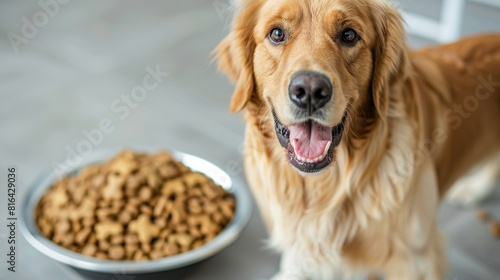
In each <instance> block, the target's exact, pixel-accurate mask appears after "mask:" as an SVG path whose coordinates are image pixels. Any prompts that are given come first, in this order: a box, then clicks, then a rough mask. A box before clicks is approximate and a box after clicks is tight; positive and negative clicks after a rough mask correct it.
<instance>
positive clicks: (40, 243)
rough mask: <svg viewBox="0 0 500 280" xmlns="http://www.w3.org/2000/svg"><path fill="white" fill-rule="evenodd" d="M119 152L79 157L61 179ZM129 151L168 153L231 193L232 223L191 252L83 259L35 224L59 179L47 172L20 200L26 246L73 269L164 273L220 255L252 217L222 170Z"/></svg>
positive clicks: (244, 197) (193, 159)
mask: <svg viewBox="0 0 500 280" xmlns="http://www.w3.org/2000/svg"><path fill="white" fill-rule="evenodd" d="M127 149H129V148H127ZM120 150H123V149H108V150H100V151H95V152H93V153H92V154H91V155H88V156H85V157H82V160H81V162H80V163H79V164H78V166H76V167H74V168H71V169H69V170H67V172H65V173H64V174H63V176H66V175H69V174H71V173H74V172H75V171H79V170H81V169H82V168H84V167H86V166H88V165H90V164H93V163H100V162H104V161H106V160H109V159H111V158H112V157H113V156H115V155H117V154H118V153H119V151H120ZM130 150H131V151H133V152H143V151H144V152H147V153H151V152H154V151H161V150H165V151H169V152H170V153H171V154H172V156H173V157H174V159H175V160H177V161H181V162H183V163H184V164H185V165H186V166H188V167H190V168H191V169H192V170H194V171H200V172H202V173H204V174H205V175H206V176H208V177H210V178H212V179H213V180H214V181H215V182H216V183H217V184H219V185H221V186H222V187H223V188H224V189H226V190H227V191H229V192H231V193H232V194H233V195H234V196H235V199H236V210H235V215H234V217H233V219H232V220H231V222H230V223H229V224H228V225H227V226H226V227H225V228H224V229H223V230H222V232H220V233H219V234H218V235H217V236H216V237H215V238H214V239H213V240H211V241H210V242H208V243H206V244H204V245H203V246H201V247H199V248H196V249H194V250H190V251H187V252H184V253H181V254H178V255H174V256H170V257H165V258H161V259H157V260H148V261H141V262H137V261H112V260H101V259H97V258H93V257H89V256H85V255H82V254H80V253H76V252H73V251H71V250H69V249H66V248H64V247H62V246H59V245H57V244H56V243H54V242H52V241H51V240H49V239H48V238H46V237H45V236H43V234H42V233H41V232H40V231H39V229H38V226H37V225H36V222H35V218H34V211H35V207H36V205H37V204H38V202H39V200H40V198H41V197H42V195H43V194H44V193H45V191H46V190H47V189H48V188H49V187H50V186H51V185H52V183H54V182H55V180H56V179H57V178H59V176H57V174H56V173H55V171H54V170H53V169H50V170H48V171H46V172H44V173H42V174H43V175H42V176H41V177H39V179H38V180H35V182H34V183H33V184H32V185H31V187H30V188H29V191H28V194H27V195H26V196H25V197H24V199H23V201H22V206H21V207H22V208H21V209H22V210H23V213H22V215H21V223H20V230H21V233H22V235H23V236H24V237H25V238H26V240H27V241H28V243H30V244H31V245H32V246H33V247H34V248H35V249H37V250H38V251H39V252H41V253H42V254H44V255H45V256H47V257H50V258H52V259H54V260H56V261H58V262H61V263H64V264H66V265H69V266H72V267H74V268H78V269H83V270H88V271H94V272H101V273H126V274H133V273H137V274H142V273H152V272H159V271H167V270H171V269H175V268H180V267H183V266H187V265H190V264H194V263H196V262H200V261H202V260H204V259H207V258H209V257H211V256H213V255H215V254H216V253H218V252H220V251H221V250H222V249H224V248H226V247H227V246H229V245H230V244H232V243H233V242H234V241H235V240H236V239H237V238H238V237H239V235H240V234H241V231H242V230H243V228H244V227H245V226H246V225H247V223H248V221H249V220H250V216H251V214H252V204H251V196H250V193H249V191H248V189H247V188H246V186H244V184H242V183H241V182H240V184H238V185H235V184H233V180H232V179H231V177H230V176H229V175H228V174H227V173H226V172H225V171H224V170H222V169H221V168H219V167H218V166H216V165H214V164H212V163H211V162H209V161H207V160H205V159H203V158H200V157H197V156H193V155H191V154H187V153H183V152H180V151H177V150H174V149H164V148H161V149H156V150H153V151H151V149H146V150H144V149H136V148H130ZM61 177H62V176H61Z"/></svg>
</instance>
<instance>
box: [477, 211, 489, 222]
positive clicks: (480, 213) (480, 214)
mask: <svg viewBox="0 0 500 280" xmlns="http://www.w3.org/2000/svg"><path fill="white" fill-rule="evenodd" d="M476 217H477V219H478V220H480V221H483V222H484V221H487V220H488V219H489V217H490V214H489V213H488V212H486V211H484V210H482V209H479V210H477V212H476Z"/></svg>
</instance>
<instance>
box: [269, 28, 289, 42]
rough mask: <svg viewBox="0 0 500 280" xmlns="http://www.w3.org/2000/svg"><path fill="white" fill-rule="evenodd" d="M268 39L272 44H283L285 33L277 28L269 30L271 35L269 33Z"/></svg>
mask: <svg viewBox="0 0 500 280" xmlns="http://www.w3.org/2000/svg"><path fill="white" fill-rule="evenodd" d="M269 39H270V40H271V42H272V43H274V44H279V43H283V42H284V41H285V32H283V30H281V29H279V28H274V29H273V30H271V33H269Z"/></svg>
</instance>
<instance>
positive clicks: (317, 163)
mask: <svg viewBox="0 0 500 280" xmlns="http://www.w3.org/2000/svg"><path fill="white" fill-rule="evenodd" d="M273 117H274V129H275V131H276V135H277V136H278V140H279V142H280V144H281V146H283V147H284V148H285V149H287V150H288V161H289V162H290V164H291V165H292V166H294V167H295V168H297V169H298V170H299V171H302V172H305V173H314V172H319V171H321V170H323V169H324V168H325V167H327V166H328V165H329V164H330V163H332V162H333V160H334V156H333V150H334V148H335V147H337V146H338V145H339V143H340V140H341V139H342V133H343V132H344V123H345V119H346V115H344V117H343V118H342V122H341V123H340V124H339V125H337V126H334V127H328V126H323V125H321V124H319V123H317V122H316V121H314V120H307V121H305V122H303V123H299V124H294V125H290V126H289V127H286V126H284V125H283V124H282V123H281V122H280V121H279V119H278V117H277V116H276V114H275V113H274V111H273Z"/></svg>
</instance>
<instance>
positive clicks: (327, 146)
mask: <svg viewBox="0 0 500 280" xmlns="http://www.w3.org/2000/svg"><path fill="white" fill-rule="evenodd" d="M331 145H332V141H328V143H327V144H326V146H325V150H324V151H323V155H322V156H321V159H324V158H325V157H326V154H328V150H330V146H331Z"/></svg>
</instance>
